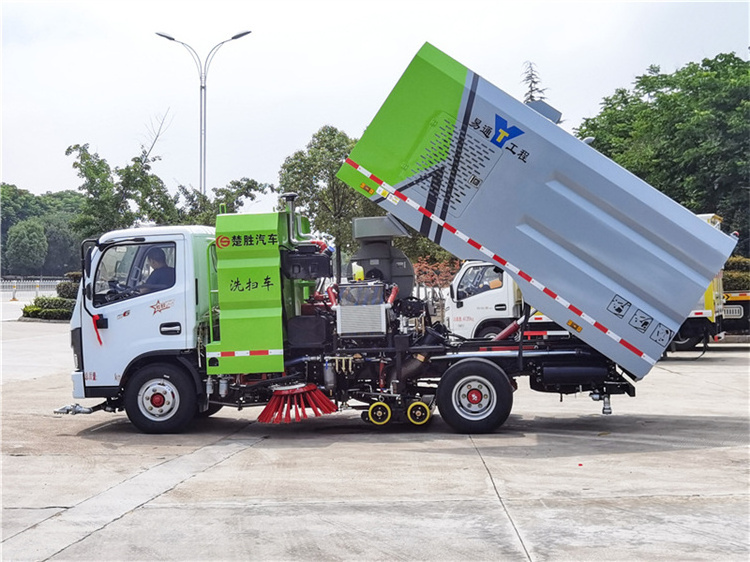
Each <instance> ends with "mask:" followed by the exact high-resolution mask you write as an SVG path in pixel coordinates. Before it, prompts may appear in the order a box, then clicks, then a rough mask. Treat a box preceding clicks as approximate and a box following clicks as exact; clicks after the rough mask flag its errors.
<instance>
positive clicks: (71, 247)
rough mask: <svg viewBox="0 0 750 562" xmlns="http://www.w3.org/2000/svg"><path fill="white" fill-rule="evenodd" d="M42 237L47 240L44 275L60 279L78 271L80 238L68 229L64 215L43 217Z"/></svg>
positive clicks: (57, 214)
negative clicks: (55, 276)
mask: <svg viewBox="0 0 750 562" xmlns="http://www.w3.org/2000/svg"><path fill="white" fill-rule="evenodd" d="M44 236H45V238H46V239H47V257H46V259H45V260H44V264H43V271H44V274H45V275H57V276H60V277H62V276H63V275H65V274H66V273H68V272H70V271H75V270H78V269H80V244H81V240H82V239H81V237H80V236H78V235H77V234H76V233H75V232H73V230H72V229H71V228H70V221H69V218H68V216H67V215H66V214H64V213H54V214H50V215H46V216H45V217H44Z"/></svg>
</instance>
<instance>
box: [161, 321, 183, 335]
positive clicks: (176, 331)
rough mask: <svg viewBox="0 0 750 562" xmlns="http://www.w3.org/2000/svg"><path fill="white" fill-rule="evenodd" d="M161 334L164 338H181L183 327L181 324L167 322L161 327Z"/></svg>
mask: <svg viewBox="0 0 750 562" xmlns="http://www.w3.org/2000/svg"><path fill="white" fill-rule="evenodd" d="M159 333H160V334H162V335H164V336H179V335H180V334H181V333H182V325H180V323H179V322H167V323H166V324H162V325H160V326H159Z"/></svg>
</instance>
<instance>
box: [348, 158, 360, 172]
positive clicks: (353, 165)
mask: <svg viewBox="0 0 750 562" xmlns="http://www.w3.org/2000/svg"><path fill="white" fill-rule="evenodd" d="M346 163H347V164H349V165H350V166H351V167H352V168H354V169H357V170H358V169H359V164H357V163H356V162H355V161H354V160H351V159H350V158H347V159H346Z"/></svg>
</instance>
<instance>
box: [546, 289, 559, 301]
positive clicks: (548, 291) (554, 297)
mask: <svg viewBox="0 0 750 562" xmlns="http://www.w3.org/2000/svg"><path fill="white" fill-rule="evenodd" d="M544 294H546V295H547V296H548V297H552V298H553V299H556V298H557V293H555V292H554V291H550V290H549V289H548V288H547V287H545V288H544Z"/></svg>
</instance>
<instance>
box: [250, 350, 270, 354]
mask: <svg viewBox="0 0 750 562" xmlns="http://www.w3.org/2000/svg"><path fill="white" fill-rule="evenodd" d="M250 355H268V350H267V349H259V350H257V351H251V352H250Z"/></svg>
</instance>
